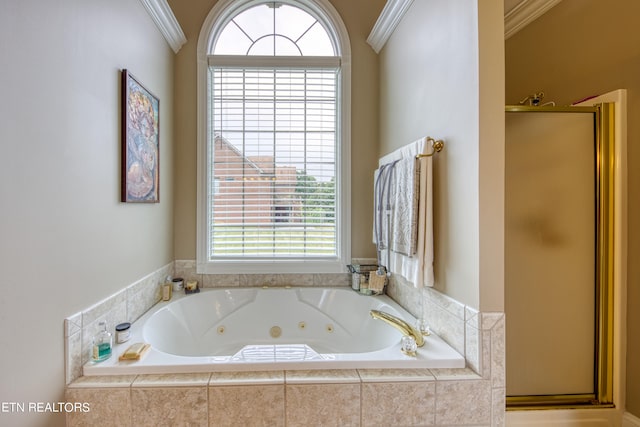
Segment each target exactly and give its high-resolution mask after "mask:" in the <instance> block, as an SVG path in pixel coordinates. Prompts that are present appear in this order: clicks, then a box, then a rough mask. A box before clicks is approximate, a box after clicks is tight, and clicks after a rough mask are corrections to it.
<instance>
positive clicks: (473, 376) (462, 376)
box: [429, 368, 482, 381]
mask: <svg viewBox="0 0 640 427" xmlns="http://www.w3.org/2000/svg"><path fill="white" fill-rule="evenodd" d="M429 371H430V372H431V374H432V375H433V376H434V377H435V379H436V380H437V381H452V380H455V381H463V380H479V379H481V378H482V377H481V376H480V375H478V374H477V373H475V372H474V371H473V370H472V369H470V368H454V369H430V370H429Z"/></svg>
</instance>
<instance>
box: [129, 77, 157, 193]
mask: <svg viewBox="0 0 640 427" xmlns="http://www.w3.org/2000/svg"><path fill="white" fill-rule="evenodd" d="M121 169H122V171H121V173H122V177H121V196H120V197H121V201H123V202H138V203H158V202H159V201H160V100H159V99H158V98H157V97H156V96H154V95H153V94H152V93H151V92H149V91H148V90H147V89H146V88H145V87H144V86H142V84H141V83H140V82H139V81H138V80H137V79H136V78H135V77H134V76H132V75H131V73H129V72H128V71H127V70H122V167H121Z"/></svg>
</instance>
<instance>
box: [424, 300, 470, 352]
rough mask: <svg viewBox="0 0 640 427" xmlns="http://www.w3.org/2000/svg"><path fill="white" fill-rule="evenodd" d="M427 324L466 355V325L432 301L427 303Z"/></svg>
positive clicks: (462, 320)
mask: <svg viewBox="0 0 640 427" xmlns="http://www.w3.org/2000/svg"><path fill="white" fill-rule="evenodd" d="M425 306H426V310H425V311H426V313H428V316H427V318H426V321H427V324H428V325H429V327H430V328H431V330H432V331H433V332H435V333H436V334H437V335H438V336H439V337H440V338H442V339H443V340H445V341H446V342H447V343H448V344H449V345H450V346H451V347H453V348H454V349H455V350H456V351H457V352H458V353H460V354H463V355H464V354H465V323H464V319H461V318H459V317H457V316H455V315H453V314H452V313H450V312H449V311H447V310H445V309H444V308H443V307H441V306H439V305H437V304H436V303H434V302H433V301H431V300H428V301H426V303H425Z"/></svg>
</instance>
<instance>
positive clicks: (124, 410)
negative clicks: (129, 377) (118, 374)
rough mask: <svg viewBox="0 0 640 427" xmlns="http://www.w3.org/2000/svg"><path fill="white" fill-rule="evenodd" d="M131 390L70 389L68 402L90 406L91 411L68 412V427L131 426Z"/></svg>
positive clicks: (102, 388) (101, 388) (68, 390)
mask: <svg viewBox="0 0 640 427" xmlns="http://www.w3.org/2000/svg"><path fill="white" fill-rule="evenodd" d="M130 393H131V390H130V389H129V388H104V387H102V386H101V387H100V388H94V389H80V388H68V389H67V390H66V393H65V399H66V401H67V402H73V403H76V402H77V403H81V404H86V405H88V406H89V411H87V412H82V411H74V412H67V413H66V419H67V426H68V427H76V426H78V427H79V426H87V427H92V426H118V427H120V426H122V427H127V426H131V425H132V424H131V412H132V410H131V409H132V408H131V398H130Z"/></svg>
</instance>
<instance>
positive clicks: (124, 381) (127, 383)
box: [67, 375, 136, 389]
mask: <svg viewBox="0 0 640 427" xmlns="http://www.w3.org/2000/svg"><path fill="white" fill-rule="evenodd" d="M135 379H136V375H104V376H97V375H96V376H86V377H80V378H78V379H77V380H75V381H74V382H72V383H71V384H69V385H68V386H67V387H68V388H69V389H76V388H128V387H131V384H133V381H134V380H135Z"/></svg>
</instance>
